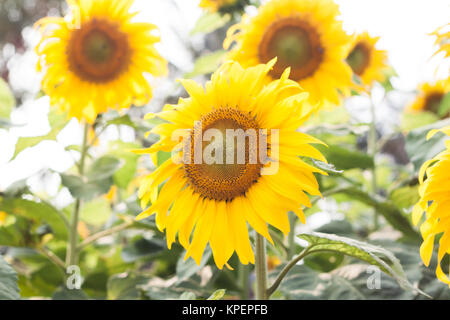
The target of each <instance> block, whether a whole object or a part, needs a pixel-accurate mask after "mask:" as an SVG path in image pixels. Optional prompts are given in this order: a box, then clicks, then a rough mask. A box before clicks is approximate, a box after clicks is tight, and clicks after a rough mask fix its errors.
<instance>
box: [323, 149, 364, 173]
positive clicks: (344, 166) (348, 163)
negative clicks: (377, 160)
mask: <svg viewBox="0 0 450 320" xmlns="http://www.w3.org/2000/svg"><path fill="white" fill-rule="evenodd" d="M316 148H317V149H319V151H320V152H322V154H323V155H324V156H325V158H326V159H327V160H328V162H330V163H332V164H333V165H335V166H336V168H337V169H338V170H348V169H354V168H360V169H370V168H373V157H371V156H370V155H368V154H367V153H363V152H360V151H356V150H349V149H347V148H343V147H341V146H338V145H330V146H328V147H326V146H321V145H319V146H316Z"/></svg>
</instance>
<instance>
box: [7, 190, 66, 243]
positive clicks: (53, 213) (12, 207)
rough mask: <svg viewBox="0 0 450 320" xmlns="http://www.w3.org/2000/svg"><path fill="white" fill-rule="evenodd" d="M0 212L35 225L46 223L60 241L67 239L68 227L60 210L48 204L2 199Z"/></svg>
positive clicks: (17, 199)
mask: <svg viewBox="0 0 450 320" xmlns="http://www.w3.org/2000/svg"><path fill="white" fill-rule="evenodd" d="M0 211H5V212H6V213H8V214H12V215H17V216H21V217H24V218H27V219H29V220H31V221H33V222H34V223H35V224H40V223H46V224H48V225H49V226H50V228H51V229H52V232H53V234H54V235H55V237H56V238H58V239H67V234H68V233H67V226H66V224H65V221H64V220H63V218H62V217H61V215H60V214H59V212H58V210H57V209H55V208H54V207H53V206H51V205H50V204H48V203H46V202H34V201H31V200H25V199H21V198H1V197H0Z"/></svg>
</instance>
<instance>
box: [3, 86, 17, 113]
mask: <svg viewBox="0 0 450 320" xmlns="http://www.w3.org/2000/svg"><path fill="white" fill-rule="evenodd" d="M15 104H16V100H15V98H14V95H13V94H12V92H11V89H9V86H8V84H7V83H6V82H5V81H4V80H3V79H1V78H0V118H4V119H5V120H6V119H9V116H10V114H11V111H12V109H13V108H14V105H15Z"/></svg>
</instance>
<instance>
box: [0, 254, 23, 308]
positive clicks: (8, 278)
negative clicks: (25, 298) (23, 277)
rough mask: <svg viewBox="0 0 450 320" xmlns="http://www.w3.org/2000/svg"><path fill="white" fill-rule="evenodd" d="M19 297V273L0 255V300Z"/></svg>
mask: <svg viewBox="0 0 450 320" xmlns="http://www.w3.org/2000/svg"><path fill="white" fill-rule="evenodd" d="M18 299H20V294H19V287H18V286H17V273H16V271H15V270H14V269H13V268H11V266H10V265H9V264H8V263H6V261H5V260H4V259H3V257H2V256H1V255H0V300H18Z"/></svg>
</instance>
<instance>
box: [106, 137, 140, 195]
mask: <svg viewBox="0 0 450 320" xmlns="http://www.w3.org/2000/svg"><path fill="white" fill-rule="evenodd" d="M138 148H140V146H139V145H138V144H136V143H126V142H123V141H120V140H118V141H113V142H111V143H110V145H109V149H110V150H109V154H111V155H113V156H115V157H117V158H120V159H121V160H123V162H124V164H123V166H122V167H121V168H120V169H118V170H117V171H116V172H115V173H114V176H113V179H114V182H115V184H117V186H119V187H121V188H124V189H125V188H126V187H128V184H129V183H130V182H131V181H132V180H133V178H134V176H135V174H136V170H137V165H138V160H139V155H137V154H135V153H133V152H131V151H130V150H132V149H138Z"/></svg>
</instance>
